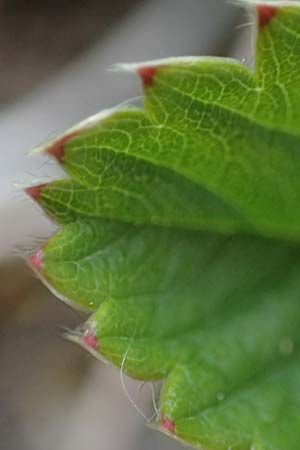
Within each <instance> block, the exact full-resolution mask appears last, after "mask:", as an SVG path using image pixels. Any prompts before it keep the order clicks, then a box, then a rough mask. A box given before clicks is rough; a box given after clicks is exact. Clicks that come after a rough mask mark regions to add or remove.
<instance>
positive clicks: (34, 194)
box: [25, 183, 47, 201]
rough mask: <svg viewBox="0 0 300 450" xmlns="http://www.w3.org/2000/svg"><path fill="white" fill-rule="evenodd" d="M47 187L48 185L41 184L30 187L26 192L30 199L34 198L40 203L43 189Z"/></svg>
mask: <svg viewBox="0 0 300 450" xmlns="http://www.w3.org/2000/svg"><path fill="white" fill-rule="evenodd" d="M46 185H47V183H43V184H39V185H37V186H30V187H28V188H26V189H25V192H26V194H27V195H29V197H31V198H33V199H34V200H36V201H38V200H39V198H40V195H41V191H42V190H43V188H44V187H45V186H46Z"/></svg>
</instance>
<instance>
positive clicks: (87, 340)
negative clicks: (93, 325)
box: [83, 329, 98, 350]
mask: <svg viewBox="0 0 300 450" xmlns="http://www.w3.org/2000/svg"><path fill="white" fill-rule="evenodd" d="M83 342H84V344H85V345H87V346H88V347H91V348H92V349H94V350H97V348H98V340H97V337H96V335H95V334H94V333H93V331H92V330H91V329H88V330H87V331H86V332H85V335H84V336H83Z"/></svg>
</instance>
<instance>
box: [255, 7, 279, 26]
mask: <svg viewBox="0 0 300 450" xmlns="http://www.w3.org/2000/svg"><path fill="white" fill-rule="evenodd" d="M256 10H257V15H258V23H259V26H260V27H264V26H265V25H268V23H269V22H270V21H271V20H272V19H273V17H274V16H275V15H276V14H277V12H278V7H276V6H271V5H262V4H260V5H256Z"/></svg>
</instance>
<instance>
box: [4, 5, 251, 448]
mask: <svg viewBox="0 0 300 450" xmlns="http://www.w3.org/2000/svg"><path fill="white" fill-rule="evenodd" d="M248 22H249V18H247V16H246V15H245V13H244V12H243V11H241V10H239V9H238V8H237V7H233V6H232V5H230V4H229V3H228V2H226V1H224V0H185V1H182V0H110V1H109V2H107V1H104V0H85V1H83V0H72V1H68V0H43V1H34V0H0V142H1V144H0V365H1V370H0V450H21V449H22V450H53V449H56V450H82V449H84V448H87V447H89V448H93V449H99V450H100V449H101V450H102V449H103V450H120V449H122V450H141V449H143V450H150V449H151V450H155V449H159V450H167V449H169V450H171V449H174V450H175V449H178V448H180V447H179V445H178V444H176V443H175V442H173V441H170V440H169V439H168V438H166V437H164V436H162V435H159V434H157V433H155V432H153V431H151V430H149V428H147V427H146V426H144V424H145V419H144V418H143V417H142V416H141V415H140V414H139V413H138V412H137V411H136V409H134V408H133V406H132V405H131V404H130V403H129V400H128V399H127V397H126V395H125V393H124V392H123V390H122V387H121V382H120V373H119V371H118V370H117V369H114V368H111V367H108V366H104V365H103V364H101V363H99V362H97V361H94V360H93V358H92V357H91V356H89V355H87V354H86V353H85V352H84V351H83V350H81V349H80V348H77V347H76V346H75V345H74V344H71V343H69V342H67V341H65V340H64V339H63V338H62V332H63V330H62V327H69V328H73V327H74V326H76V325H77V324H78V323H80V322H81V321H83V320H84V316H83V315H80V314H78V313H77V312H73V311H71V310H70V309H69V308H68V307H67V306H65V305H63V304H61V303H60V302H59V301H58V300H57V299H55V298H54V297H53V296H52V295H51V294H50V293H49V292H48V291H47V289H46V288H44V287H43V286H42V285H41V283H40V282H39V281H38V280H37V279H35V277H34V276H33V275H32V274H31V272H30V270H29V269H28V268H27V266H26V264H25V263H24V262H23V260H22V258H21V256H22V254H23V255H24V254H25V253H26V251H28V250H31V249H33V248H36V246H37V245H38V243H39V242H41V241H43V239H44V238H46V237H47V236H48V235H49V233H51V230H53V226H52V225H51V224H50V223H49V222H48V220H47V219H46V218H45V217H44V216H43V214H41V212H40V211H39V210H38V208H37V207H36V206H35V205H34V204H32V202H30V200H29V199H27V198H25V195H23V193H22V191H21V189H20V185H22V184H24V185H26V184H31V183H32V182H34V181H37V179H42V180H45V179H48V178H49V177H51V176H58V175H59V173H60V172H59V168H58V167H57V166H56V164H55V163H54V162H53V161H49V160H47V158H45V157H44V158H40V157H38V156H35V157H33V156H30V157H28V156H26V152H27V151H28V150H30V148H32V147H33V146H35V145H37V144H38V143H40V142H41V141H43V140H44V139H45V138H47V137H49V136H50V135H52V134H55V133H57V132H59V131H61V130H63V129H64V128H66V127H69V126H70V125H72V124H74V123H76V122H77V121H79V120H81V119H83V118H85V117H86V116H87V115H90V114H93V113H95V112H97V111H99V110H101V109H104V108H108V107H111V106H114V105H115V104H117V103H120V102H123V101H126V100H127V99H135V101H136V99H137V98H138V96H139V95H140V91H139V85H138V81H137V79H136V78H135V77H134V76H132V75H128V74H122V73H117V72H110V71H108V70H107V69H108V68H109V67H110V66H111V65H112V64H114V63H118V62H131V61H143V60H147V59H151V58H160V57H167V56H178V55H203V54H214V55H220V56H227V55H235V56H237V57H239V58H245V59H246V61H247V62H249V63H251V56H249V55H251V46H250V41H249V39H248V38H249V36H248V34H249V28H250V27H249V25H247V23H248ZM240 25H245V26H242V27H240ZM15 183H18V184H19V186H18V187H16V186H14V184H15ZM125 383H126V386H127V388H128V391H129V393H130V395H131V396H132V397H133V398H134V401H135V402H136V403H137V404H138V406H139V408H140V409H142V411H143V412H144V414H145V415H146V416H147V417H150V416H151V415H152V413H153V402H152V395H151V389H150V387H149V386H144V388H143V389H142V390H141V391H140V392H138V389H139V383H137V382H134V381H132V380H129V379H128V378H126V377H125ZM156 390H157V387H156Z"/></svg>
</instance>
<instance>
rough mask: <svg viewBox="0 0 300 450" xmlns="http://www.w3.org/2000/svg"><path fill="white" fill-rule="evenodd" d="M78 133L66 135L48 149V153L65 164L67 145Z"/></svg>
mask: <svg viewBox="0 0 300 450" xmlns="http://www.w3.org/2000/svg"><path fill="white" fill-rule="evenodd" d="M76 134H77V132H74V133H69V134H66V135H65V136H63V137H61V138H60V139H58V140H57V141H54V143H53V144H52V145H50V146H49V147H47V148H46V152H47V153H49V155H51V156H53V157H54V158H56V159H57V160H58V162H59V163H61V164H63V162H64V158H65V145H66V143H67V142H68V141H69V140H70V139H72V138H73V137H74V136H76Z"/></svg>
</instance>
